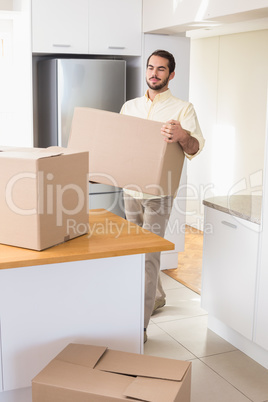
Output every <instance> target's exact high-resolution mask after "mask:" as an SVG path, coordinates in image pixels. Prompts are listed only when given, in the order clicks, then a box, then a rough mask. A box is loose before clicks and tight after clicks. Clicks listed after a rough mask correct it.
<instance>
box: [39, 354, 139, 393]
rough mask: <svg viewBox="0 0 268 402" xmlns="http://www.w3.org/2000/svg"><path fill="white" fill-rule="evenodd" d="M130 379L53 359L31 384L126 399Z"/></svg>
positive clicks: (131, 379)
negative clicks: (125, 391) (124, 393)
mask: <svg viewBox="0 0 268 402" xmlns="http://www.w3.org/2000/svg"><path fill="white" fill-rule="evenodd" d="M132 381H133V378H132V377H128V376H121V375H120V376H119V375H117V374H113V373H105V372H102V371H98V370H94V369H91V368H88V367H85V366H80V365H77V364H72V363H68V362H63V361H59V360H56V359H54V360H52V361H51V362H50V363H49V364H48V365H47V366H46V367H45V368H44V369H43V370H42V371H41V372H40V373H39V374H37V376H35V377H34V378H33V380H32V384H33V385H34V384H47V385H49V386H52V387H57V388H61V389H69V390H76V391H79V392H85V393H88V394H97V395H105V396H109V397H110V398H111V399H112V398H122V400H124V399H126V400H127V398H126V397H125V396H124V395H123V392H124V390H125V389H127V388H128V386H129V385H130V384H131V382H132ZM89 400H92V399H89ZM112 400H113V399H112ZM120 400H121V399H120Z"/></svg>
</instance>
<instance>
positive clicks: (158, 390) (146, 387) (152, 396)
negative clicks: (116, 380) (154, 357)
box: [124, 377, 181, 402]
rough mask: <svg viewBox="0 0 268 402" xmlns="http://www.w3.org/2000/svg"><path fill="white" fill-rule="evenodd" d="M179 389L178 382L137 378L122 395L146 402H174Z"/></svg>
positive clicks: (179, 383) (179, 384)
mask: <svg viewBox="0 0 268 402" xmlns="http://www.w3.org/2000/svg"><path fill="white" fill-rule="evenodd" d="M180 387H181V382H178V381H169V380H159V379H155V378H144V377H137V378H135V379H134V380H133V381H132V382H131V383H130V384H129V386H128V387H127V388H126V390H125V392H124V395H125V396H126V397H128V398H133V399H138V400H142V401H146V402H163V401H166V402H168V401H175V400H176V396H177V394H178V392H179V389H180Z"/></svg>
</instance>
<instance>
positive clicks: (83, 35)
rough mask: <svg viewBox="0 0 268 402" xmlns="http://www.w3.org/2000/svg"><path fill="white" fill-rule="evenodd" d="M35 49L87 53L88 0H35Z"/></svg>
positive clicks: (33, 48)
mask: <svg viewBox="0 0 268 402" xmlns="http://www.w3.org/2000/svg"><path fill="white" fill-rule="evenodd" d="M32 51H33V53H88V0H75V1H73V0H45V1H44V0H32Z"/></svg>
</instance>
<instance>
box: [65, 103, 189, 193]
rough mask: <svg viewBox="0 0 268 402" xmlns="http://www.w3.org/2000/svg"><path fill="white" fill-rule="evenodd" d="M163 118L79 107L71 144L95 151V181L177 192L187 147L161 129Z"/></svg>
mask: <svg viewBox="0 0 268 402" xmlns="http://www.w3.org/2000/svg"><path fill="white" fill-rule="evenodd" d="M162 124H163V123H160V122H156V121H151V120H146V119H140V118H137V117H132V116H125V115H121V114H118V113H113V112H106V111H103V110H97V109H91V108H75V111H74V116H73V121H72V127H71V133H70V137H69V142H68V148H73V149H80V150H85V149H86V150H88V151H89V174H90V180H91V181H93V182H97V183H103V184H110V185H113V186H115V187H122V188H123V187H126V188H128V189H131V190H136V191H141V192H143V193H148V194H153V195H174V194H175V192H176V190H177V189H178V186H179V182H180V177H181V171H182V167H183V161H184V152H183V151H182V148H181V147H180V145H179V144H178V143H171V144H168V143H167V142H165V141H164V140H163V136H162V135H161V133H160V130H161V127H162Z"/></svg>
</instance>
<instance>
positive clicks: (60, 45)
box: [53, 43, 71, 47]
mask: <svg viewBox="0 0 268 402" xmlns="http://www.w3.org/2000/svg"><path fill="white" fill-rule="evenodd" d="M53 46H54V47H71V45H67V44H66V45H64V44H61V43H53Z"/></svg>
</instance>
